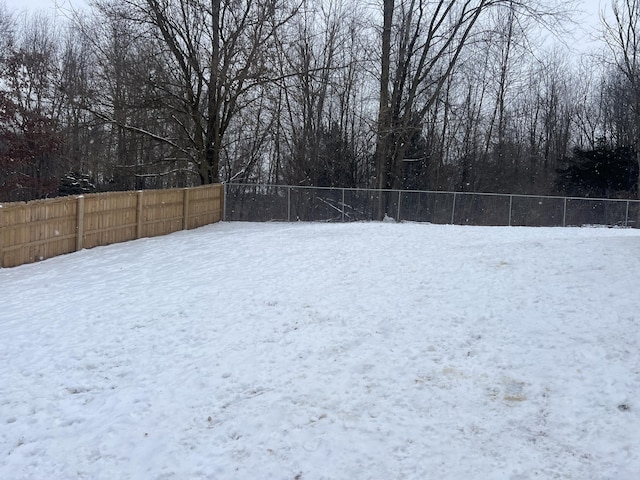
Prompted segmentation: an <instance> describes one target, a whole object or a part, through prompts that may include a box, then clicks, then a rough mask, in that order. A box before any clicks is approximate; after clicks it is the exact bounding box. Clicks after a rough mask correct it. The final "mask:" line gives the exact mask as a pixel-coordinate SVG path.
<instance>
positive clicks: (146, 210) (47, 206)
mask: <svg viewBox="0 0 640 480" xmlns="http://www.w3.org/2000/svg"><path fill="white" fill-rule="evenodd" d="M223 201H224V195H223V186H222V185H205V186H202V187H194V188H180V189H170V190H141V191H135V192H109V193H93V194H89V195H80V196H73V197H60V198H52V199H47V200H34V201H32V202H27V203H23V202H16V203H5V204H0V268H2V267H14V266H17V265H22V264H25V263H31V262H36V261H39V260H44V259H46V258H51V257H55V256H57V255H62V254H65V253H70V252H75V251H77V250H81V249H83V248H93V247H97V246H100V245H109V244H112V243H119V242H127V241H129V240H135V239H137V238H142V237H155V236H158V235H167V234H169V233H172V232H176V231H178V230H187V229H191V228H196V227H201V226H203V225H208V224H210V223H215V222H218V221H220V220H222V214H223Z"/></svg>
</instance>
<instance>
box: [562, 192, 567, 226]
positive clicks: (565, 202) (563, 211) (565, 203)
mask: <svg viewBox="0 0 640 480" xmlns="http://www.w3.org/2000/svg"><path fill="white" fill-rule="evenodd" d="M562 226H563V227H566V226H567V197H564V207H563V208H562Z"/></svg>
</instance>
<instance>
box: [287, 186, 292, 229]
mask: <svg viewBox="0 0 640 480" xmlns="http://www.w3.org/2000/svg"><path fill="white" fill-rule="evenodd" d="M290 221H291V187H290V186H288V187H287V222H290Z"/></svg>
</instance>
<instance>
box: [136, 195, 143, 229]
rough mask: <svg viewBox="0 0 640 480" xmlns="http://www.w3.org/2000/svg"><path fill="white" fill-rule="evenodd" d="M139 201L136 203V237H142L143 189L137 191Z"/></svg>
mask: <svg viewBox="0 0 640 480" xmlns="http://www.w3.org/2000/svg"><path fill="white" fill-rule="evenodd" d="M137 199H138V203H137V204H136V238H142V190H138V193H137Z"/></svg>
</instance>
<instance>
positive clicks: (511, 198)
mask: <svg viewBox="0 0 640 480" xmlns="http://www.w3.org/2000/svg"><path fill="white" fill-rule="evenodd" d="M512 208H513V195H509V226H511V209H512Z"/></svg>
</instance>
